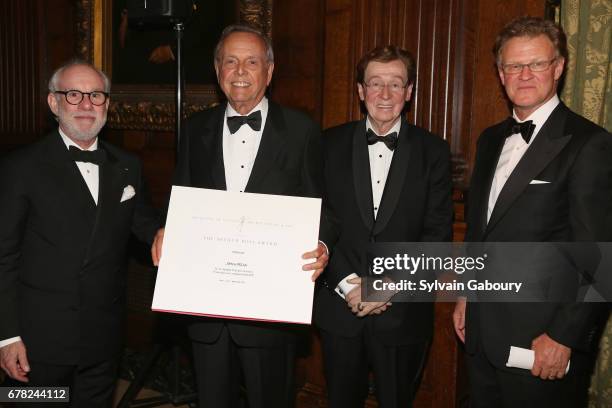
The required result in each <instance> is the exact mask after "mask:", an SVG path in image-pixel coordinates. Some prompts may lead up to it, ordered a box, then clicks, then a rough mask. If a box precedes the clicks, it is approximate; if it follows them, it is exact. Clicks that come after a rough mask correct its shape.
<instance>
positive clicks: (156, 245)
mask: <svg viewBox="0 0 612 408" xmlns="http://www.w3.org/2000/svg"><path fill="white" fill-rule="evenodd" d="M164 231H165V229H164V228H160V229H158V230H157V233H156V234H155V239H154V240H153V245H151V259H152V260H153V265H155V266H159V260H160V259H161V255H162V246H163V244H164Z"/></svg>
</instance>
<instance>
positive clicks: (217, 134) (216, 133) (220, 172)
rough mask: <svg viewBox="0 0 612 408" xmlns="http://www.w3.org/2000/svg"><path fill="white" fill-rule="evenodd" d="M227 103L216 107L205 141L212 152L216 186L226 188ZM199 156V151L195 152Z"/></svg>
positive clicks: (212, 172)
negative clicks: (224, 155) (224, 147)
mask: <svg viewBox="0 0 612 408" xmlns="http://www.w3.org/2000/svg"><path fill="white" fill-rule="evenodd" d="M226 106H227V103H224V104H222V105H220V106H219V107H218V108H215V109H216V111H215V112H214V114H212V115H211V117H210V119H209V121H208V123H207V124H206V127H205V128H204V134H203V135H202V137H203V139H204V140H203V142H204V146H205V147H206V149H208V150H209V151H210V152H212V157H213V160H212V163H211V169H210V172H211V177H212V180H213V183H214V184H215V187H216V188H218V189H219V190H225V189H226V188H227V187H226V184H225V163H224V161H223V122H224V119H225V109H226ZM194 153H195V156H197V155H198V154H197V152H194Z"/></svg>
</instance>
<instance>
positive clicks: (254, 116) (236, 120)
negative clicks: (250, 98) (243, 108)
mask: <svg viewBox="0 0 612 408" xmlns="http://www.w3.org/2000/svg"><path fill="white" fill-rule="evenodd" d="M245 123H246V124H247V125H249V126H250V127H251V129H253V130H259V129H261V111H256V112H253V113H251V114H250V115H249V116H229V117H228V118H227V127H228V128H229V131H230V133H231V134H234V133H236V132H237V131H238V129H240V127H241V126H242V125H244V124H245Z"/></svg>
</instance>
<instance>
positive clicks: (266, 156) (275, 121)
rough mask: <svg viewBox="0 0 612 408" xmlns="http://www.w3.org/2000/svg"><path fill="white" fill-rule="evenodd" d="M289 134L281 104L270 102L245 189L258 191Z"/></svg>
mask: <svg viewBox="0 0 612 408" xmlns="http://www.w3.org/2000/svg"><path fill="white" fill-rule="evenodd" d="M287 136H288V131H287V124H286V123H285V119H284V118H283V113H282V112H281V108H280V106H279V105H277V104H275V103H273V102H270V103H269V105H268V117H267V118H266V124H265V126H264V130H263V132H262V135H261V142H260V143H259V149H258V150H257V155H256V156H255V163H254V164H253V170H251V175H250V177H249V181H248V183H247V185H246V187H245V191H248V192H252V193H253V192H257V191H258V189H259V186H260V184H261V182H262V181H263V179H264V178H265V176H266V174H267V173H268V171H269V170H270V169H271V168H272V167H273V166H274V165H275V164H276V156H277V155H278V153H279V151H280V150H281V149H282V148H284V147H285V143H286V142H285V137H287Z"/></svg>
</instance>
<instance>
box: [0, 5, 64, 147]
mask: <svg viewBox="0 0 612 408" xmlns="http://www.w3.org/2000/svg"><path fill="white" fill-rule="evenodd" d="M2 7H3V10H2V13H0V153H1V152H6V151H9V150H12V149H14V148H16V147H19V146H21V145H24V144H28V143H31V142H32V141H34V140H35V139H37V138H38V137H40V136H41V135H42V134H44V133H46V132H47V131H49V130H50V129H51V128H52V127H55V126H56V122H55V121H54V120H53V118H52V116H51V114H50V113H49V109H48V107H47V101H46V100H47V82H48V79H49V76H50V75H51V73H52V71H53V69H55V68H56V67H58V66H59V65H60V64H61V63H62V62H64V61H66V60H67V59H69V58H71V57H72V55H73V44H74V38H73V37H74V14H73V12H74V8H73V0H6V1H4V2H2Z"/></svg>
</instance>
